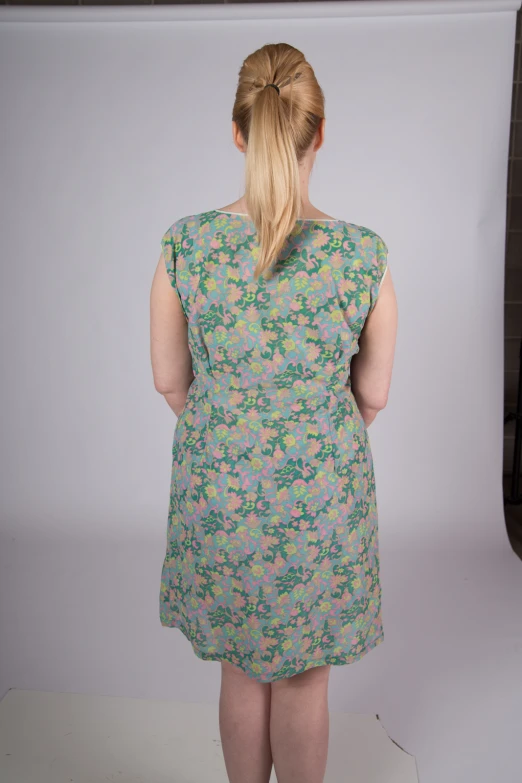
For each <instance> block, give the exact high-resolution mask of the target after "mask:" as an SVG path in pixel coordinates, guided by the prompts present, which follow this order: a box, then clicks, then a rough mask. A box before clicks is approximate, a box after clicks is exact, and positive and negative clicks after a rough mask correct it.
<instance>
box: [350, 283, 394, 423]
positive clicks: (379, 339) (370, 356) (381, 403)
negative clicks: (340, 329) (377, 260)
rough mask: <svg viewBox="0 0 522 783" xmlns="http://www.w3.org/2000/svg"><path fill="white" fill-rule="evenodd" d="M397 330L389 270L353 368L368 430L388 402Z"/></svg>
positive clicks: (356, 388)
mask: <svg viewBox="0 0 522 783" xmlns="http://www.w3.org/2000/svg"><path fill="white" fill-rule="evenodd" d="M397 326H398V308H397V298H396V296H395V289H394V286H393V281H392V279H391V272H390V269H389V268H388V269H387V270H386V274H385V276H384V279H383V281H382V284H381V287H380V291H379V296H378V297H377V301H376V302H375V305H374V307H373V310H372V311H371V313H370V314H369V315H368V317H367V319H366V321H365V324H364V327H363V330H362V332H361V334H360V337H359V352H358V353H356V354H355V355H354V356H353V357H352V361H351V365H350V376H351V379H352V392H353V394H354V397H355V401H356V402H357V407H358V408H359V411H360V413H361V416H362V417H363V419H364V423H365V425H366V427H369V425H370V424H371V423H372V421H373V420H374V419H375V417H376V416H377V414H378V412H379V411H380V410H382V409H383V408H384V407H385V406H386V403H387V402H388V392H389V389H390V384H391V376H392V367H393V359H394V355H395V342H396V337H397Z"/></svg>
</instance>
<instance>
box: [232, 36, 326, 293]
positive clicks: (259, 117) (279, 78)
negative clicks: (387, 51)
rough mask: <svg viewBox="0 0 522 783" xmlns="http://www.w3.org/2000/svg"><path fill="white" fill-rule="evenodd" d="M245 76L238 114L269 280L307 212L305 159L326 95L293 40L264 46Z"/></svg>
mask: <svg viewBox="0 0 522 783" xmlns="http://www.w3.org/2000/svg"><path fill="white" fill-rule="evenodd" d="M239 77H240V78H239V85H238V88H237V93H236V100H235V103H234V110H233V114H232V119H233V120H235V121H236V122H237V124H238V126H239V129H240V131H241V134H242V136H243V138H244V139H245V142H246V147H247V149H246V161H245V201H246V204H247V207H248V212H249V215H250V217H251V218H252V220H253V223H254V225H255V227H256V231H257V237H258V242H259V256H258V260H257V264H256V267H255V271H254V277H255V279H258V278H259V277H260V276H261V275H262V276H263V277H264V278H265V279H269V278H270V277H271V276H272V273H273V265H274V263H275V262H276V261H277V260H278V257H279V254H280V252H281V250H282V248H283V246H284V244H285V242H286V239H287V237H288V236H289V234H290V233H291V232H292V230H293V228H294V226H295V224H296V221H297V219H298V217H299V215H300V212H301V188H300V181H299V180H300V178H299V161H300V159H301V158H302V157H303V155H304V153H305V152H306V151H307V149H308V148H309V146H310V144H311V143H312V141H313V139H314V136H315V133H316V131H317V128H318V126H319V123H320V121H321V118H322V117H323V116H324V96H323V93H322V90H321V88H320V87H319V84H318V83H317V80H316V78H315V74H314V72H313V70H312V67H311V66H310V65H309V64H308V63H307V62H306V60H305V58H304V55H303V54H302V52H300V51H299V50H298V49H295V48H294V47H293V46H290V45H289V44H267V45H266V46H264V47H263V48H262V49H258V50H257V51H256V52H254V53H253V54H251V55H249V57H247V59H246V60H245V61H244V63H243V65H242V67H241V70H240V73H239ZM269 87H271V88H273V87H275V89H269ZM287 88H288V89H287Z"/></svg>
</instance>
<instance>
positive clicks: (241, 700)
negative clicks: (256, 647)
mask: <svg viewBox="0 0 522 783" xmlns="http://www.w3.org/2000/svg"><path fill="white" fill-rule="evenodd" d="M270 698H271V690H270V683H263V682H257V681H256V680H253V679H252V678H251V677H249V676H248V675H247V674H245V673H244V672H243V671H241V669H239V668H237V667H236V666H233V665H232V664H230V663H227V662H222V664H221V692H220V696H219V729H220V734H221V744H222V747H223V756H224V757H225V766H226V770H227V774H228V779H229V781H230V783H268V781H269V780H270V774H271V771H272V753H271V750H270ZM303 783H304V782H303Z"/></svg>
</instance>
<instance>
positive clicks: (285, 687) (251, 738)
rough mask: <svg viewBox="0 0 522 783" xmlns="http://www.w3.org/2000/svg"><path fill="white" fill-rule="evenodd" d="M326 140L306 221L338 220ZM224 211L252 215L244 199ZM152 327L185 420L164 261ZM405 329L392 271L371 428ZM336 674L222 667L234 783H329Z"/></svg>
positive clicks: (369, 398)
mask: <svg viewBox="0 0 522 783" xmlns="http://www.w3.org/2000/svg"><path fill="white" fill-rule="evenodd" d="M324 134H325V121H324V120H322V122H321V124H320V126H319V128H318V131H317V134H316V137H315V139H314V141H313V143H312V144H311V145H310V149H309V150H308V152H307V154H306V155H305V157H304V159H303V161H302V162H301V163H300V172H301V198H302V205H303V206H302V213H301V215H300V217H302V218H330V217H331V216H330V215H327V214H326V213H324V212H321V211H320V210H318V209H317V208H316V207H314V206H313V205H312V203H311V202H310V200H309V197H308V183H309V178H310V172H311V170H312V167H313V165H314V162H315V157H316V154H317V151H318V150H319V149H320V148H321V147H322V145H323V142H324ZM232 139H233V142H234V144H235V146H236V147H237V149H238V150H239V151H240V152H243V153H244V152H245V151H246V146H245V144H244V141H243V138H242V136H241V133H240V131H239V129H238V127H237V125H236V123H235V122H232ZM220 209H222V210H224V211H228V212H242V213H244V214H248V209H247V208H246V203H245V198H244V196H242V197H241V198H240V199H238V200H237V201H235V202H234V203H232V204H228V205H227V206H225V207H220ZM150 319H151V320H150V339H151V343H150V346H151V360H152V371H153V378H154V386H155V388H156V390H157V391H158V392H159V393H160V394H162V395H163V396H164V397H165V399H166V401H167V403H168V405H169V406H170V407H171V409H172V410H173V411H174V413H175V414H176V416H179V415H180V414H181V412H182V411H183V408H184V406H185V403H186V399H187V393H188V390H189V387H190V385H191V383H192V381H193V379H194V373H193V368H192V357H191V354H190V350H189V345H188V328H187V321H186V319H185V315H184V313H183V310H182V308H181V303H180V300H179V297H178V295H177V293H176V291H175V289H174V288H173V286H172V285H171V281H170V278H169V276H168V274H167V271H166V268H165V262H164V260H163V256H162V255H160V258H159V261H158V265H157V268H156V271H155V273H154V278H153V281H152V287H151V294H150ZM397 326H398V310H397V300H396V296H395V290H394V286H393V282H392V276H391V270H390V269H389V268H388V271H387V272H386V275H385V277H384V280H383V282H382V285H381V289H380V293H379V296H378V299H377V302H376V304H375V306H374V308H373V310H372V312H371V313H370V314H369V316H368V317H367V319H366V322H365V325H364V328H363V330H362V332H361V336H360V339H359V352H358V353H357V354H356V355H355V356H354V357H353V358H352V361H351V365H350V376H351V388H352V392H353V394H354V397H355V400H356V402H357V407H358V408H359V411H360V413H361V416H362V418H363V420H364V423H365V425H366V427H369V426H370V424H371V423H372V422H373V420H374V419H375V417H376V416H377V414H378V413H379V411H381V410H382V409H383V408H384V407H385V406H386V404H387V402H388V393H389V389H390V384H391V376H392V367H393V361H394V354H395V343H396V335H397ZM329 674H330V666H324V665H321V666H316V667H313V668H311V669H308V670H307V671H305V672H302V673H301V674H297V675H295V676H293V677H289V678H285V679H282V680H277V681H275V682H272V683H260V682H257V681H256V680H253V679H252V678H250V677H249V676H248V675H247V674H245V673H244V672H243V671H242V670H241V669H239V668H238V667H236V666H233V665H232V664H230V663H227V662H223V663H222V664H221V692H220V699H219V726H220V733H221V741H222V747H223V755H224V759H225V765H226V769H227V774H228V777H229V781H230V783H268V781H269V779H270V774H271V770H272V766H274V767H275V771H276V775H277V780H278V783H322V781H323V779H324V774H325V770H326V762H327V754H328V736H329V714H328V680H329Z"/></svg>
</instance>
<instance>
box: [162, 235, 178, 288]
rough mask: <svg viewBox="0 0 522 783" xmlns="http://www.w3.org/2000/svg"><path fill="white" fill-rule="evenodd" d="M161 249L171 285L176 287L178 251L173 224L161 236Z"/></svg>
mask: <svg viewBox="0 0 522 783" xmlns="http://www.w3.org/2000/svg"><path fill="white" fill-rule="evenodd" d="M161 250H162V253H163V261H164V263H165V267H166V269H167V274H168V276H169V277H170V282H171V285H172V286H174V287H176V252H175V249H174V236H173V233H172V226H171V227H170V228H169V229H167V231H165V233H164V234H163V236H162V238H161Z"/></svg>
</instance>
